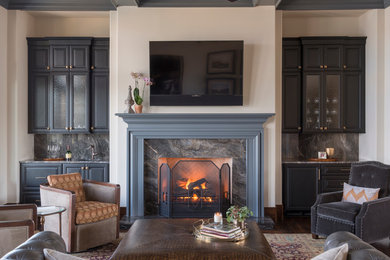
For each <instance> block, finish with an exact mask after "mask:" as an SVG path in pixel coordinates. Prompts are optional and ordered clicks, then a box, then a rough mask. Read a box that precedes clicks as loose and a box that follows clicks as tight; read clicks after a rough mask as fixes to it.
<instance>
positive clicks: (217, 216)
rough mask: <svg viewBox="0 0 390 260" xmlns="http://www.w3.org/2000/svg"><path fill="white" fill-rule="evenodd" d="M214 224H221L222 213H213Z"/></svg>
mask: <svg viewBox="0 0 390 260" xmlns="http://www.w3.org/2000/svg"><path fill="white" fill-rule="evenodd" d="M214 222H215V223H221V224H222V213H221V212H215V213H214Z"/></svg>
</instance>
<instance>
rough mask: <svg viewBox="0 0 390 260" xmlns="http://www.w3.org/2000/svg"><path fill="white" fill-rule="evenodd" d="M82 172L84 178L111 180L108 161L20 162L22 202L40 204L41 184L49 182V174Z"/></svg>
mask: <svg viewBox="0 0 390 260" xmlns="http://www.w3.org/2000/svg"><path fill="white" fill-rule="evenodd" d="M74 172H79V173H81V175H82V177H83V179H88V180H93V181H99V182H109V180H110V175H109V164H108V163H89V162H88V163H87V162H86V163H72V162H70V163H69V162H68V163H36V162H21V163H20V203H35V204H37V205H40V192H39V185H41V184H42V183H47V176H49V175H54V174H65V173H74Z"/></svg>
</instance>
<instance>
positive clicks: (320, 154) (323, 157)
mask: <svg viewBox="0 0 390 260" xmlns="http://www.w3.org/2000/svg"><path fill="white" fill-rule="evenodd" d="M318 159H327V157H326V152H318Z"/></svg>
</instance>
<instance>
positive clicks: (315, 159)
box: [309, 158, 337, 162]
mask: <svg viewBox="0 0 390 260" xmlns="http://www.w3.org/2000/svg"><path fill="white" fill-rule="evenodd" d="M309 161H312V162H337V159H336V158H328V159H319V158H310V159H309Z"/></svg>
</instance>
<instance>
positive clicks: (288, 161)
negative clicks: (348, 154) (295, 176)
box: [282, 159, 359, 164]
mask: <svg viewBox="0 0 390 260" xmlns="http://www.w3.org/2000/svg"><path fill="white" fill-rule="evenodd" d="M355 162H359V161H335V162H316V161H308V160H297V159H295V160H294V159H287V160H283V161H282V163H284V164H345V163H355Z"/></svg>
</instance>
